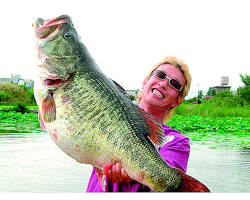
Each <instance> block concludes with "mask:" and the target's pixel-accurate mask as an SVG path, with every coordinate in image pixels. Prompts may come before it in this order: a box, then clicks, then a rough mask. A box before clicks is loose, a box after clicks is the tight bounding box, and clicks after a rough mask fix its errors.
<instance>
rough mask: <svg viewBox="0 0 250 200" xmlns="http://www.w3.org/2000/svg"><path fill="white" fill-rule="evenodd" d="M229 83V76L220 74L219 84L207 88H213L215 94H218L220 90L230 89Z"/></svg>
mask: <svg viewBox="0 0 250 200" xmlns="http://www.w3.org/2000/svg"><path fill="white" fill-rule="evenodd" d="M228 84H229V77H228V76H222V77H221V85H219V86H214V87H210V88H209V90H214V91H215V92H216V94H218V92H219V91H221V90H230V88H231V86H229V85H228Z"/></svg>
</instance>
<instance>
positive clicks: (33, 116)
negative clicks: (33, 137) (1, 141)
mask: <svg viewBox="0 0 250 200" xmlns="http://www.w3.org/2000/svg"><path fill="white" fill-rule="evenodd" d="M38 132H42V130H41V128H40V124H39V121H38V115H37V113H24V114H22V113H21V112H15V111H9V112H5V111H0V133H38Z"/></svg>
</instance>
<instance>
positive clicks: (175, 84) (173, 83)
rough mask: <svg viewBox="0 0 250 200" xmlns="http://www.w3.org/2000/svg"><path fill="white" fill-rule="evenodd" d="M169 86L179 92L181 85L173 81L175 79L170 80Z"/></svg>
mask: <svg viewBox="0 0 250 200" xmlns="http://www.w3.org/2000/svg"><path fill="white" fill-rule="evenodd" d="M170 84H171V85H172V86H173V87H174V88H175V89H177V90H180V89H181V87H182V85H181V84H180V82H179V81H177V80H175V79H171V80H170Z"/></svg>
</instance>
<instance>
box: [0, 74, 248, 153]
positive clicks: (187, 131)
mask: <svg viewBox="0 0 250 200" xmlns="http://www.w3.org/2000/svg"><path fill="white" fill-rule="evenodd" d="M240 76H241V79H242V82H243V83H244V86H242V87H239V88H238V89H237V91H236V92H232V91H228V90H223V91H220V92H219V93H218V94H216V92H215V91H213V90H210V91H208V93H207V94H206V96H210V99H208V98H206V97H204V95H203V92H202V91H200V92H199V95H198V96H197V97H195V98H193V99H189V100H186V101H184V102H183V103H182V104H181V105H180V106H178V107H177V108H176V109H175V111H174V115H173V117H172V118H171V119H170V120H169V121H168V123H167V125H168V126H171V127H173V128H174V129H176V130H179V131H180V132H181V133H182V134H184V135H186V136H188V137H189V138H190V141H191V143H192V142H201V143H205V144H209V145H210V147H211V148H219V147H223V148H225V147H229V148H233V147H237V148H238V147H240V148H250V115H249V113H250V104H249V102H250V101H249V100H250V99H249V98H250V89H249V87H250V86H249V84H250V76H248V75H240ZM211 96H212V98H211ZM130 99H131V100H132V99H134V98H133V97H132V96H130ZM198 100H199V101H200V104H197V103H196V104H193V102H194V101H196V102H197V101H198ZM0 104H1V105H0V133H17V132H23V133H31V132H35V133H37V132H41V131H42V130H41V129H40V124H39V121H38V115H37V109H38V108H37V105H36V104H35V101H34V95H33V90H32V89H29V88H26V87H25V86H17V85H14V84H0ZM10 104H11V105H10Z"/></svg>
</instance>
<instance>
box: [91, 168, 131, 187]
mask: <svg viewBox="0 0 250 200" xmlns="http://www.w3.org/2000/svg"><path fill="white" fill-rule="evenodd" d="M96 174H97V176H98V180H99V181H100V179H101V178H100V175H101V173H100V170H98V171H97V170H96ZM103 174H104V175H105V176H106V177H107V178H108V179H109V180H111V181H112V182H113V183H119V182H130V181H132V180H133V179H131V178H130V177H129V176H128V174H127V172H126V171H125V170H124V169H123V168H122V167H121V165H120V164H119V163H116V164H105V165H104V168H103Z"/></svg>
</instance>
